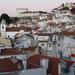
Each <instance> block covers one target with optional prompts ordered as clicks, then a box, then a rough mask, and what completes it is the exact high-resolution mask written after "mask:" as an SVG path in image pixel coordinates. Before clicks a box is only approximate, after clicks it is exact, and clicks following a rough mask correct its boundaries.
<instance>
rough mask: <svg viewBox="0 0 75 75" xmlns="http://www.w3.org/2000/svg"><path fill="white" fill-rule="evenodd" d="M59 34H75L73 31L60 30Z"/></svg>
mask: <svg viewBox="0 0 75 75" xmlns="http://www.w3.org/2000/svg"><path fill="white" fill-rule="evenodd" d="M61 34H63V35H67V36H68V35H75V32H68V31H63V32H61Z"/></svg>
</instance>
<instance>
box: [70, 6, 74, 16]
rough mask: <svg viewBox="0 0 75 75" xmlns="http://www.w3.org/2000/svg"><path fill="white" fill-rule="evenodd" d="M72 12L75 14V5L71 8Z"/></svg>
mask: <svg viewBox="0 0 75 75" xmlns="http://www.w3.org/2000/svg"><path fill="white" fill-rule="evenodd" d="M70 12H71V14H74V15H75V7H72V8H71V10H70Z"/></svg>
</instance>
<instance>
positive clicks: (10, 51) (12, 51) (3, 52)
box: [1, 48, 22, 55]
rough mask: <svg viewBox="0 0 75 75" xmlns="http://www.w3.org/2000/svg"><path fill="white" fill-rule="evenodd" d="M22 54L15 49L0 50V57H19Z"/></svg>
mask: <svg viewBox="0 0 75 75" xmlns="http://www.w3.org/2000/svg"><path fill="white" fill-rule="evenodd" d="M19 54H22V52H21V51H18V49H16V48H7V49H2V50H1V55H19Z"/></svg>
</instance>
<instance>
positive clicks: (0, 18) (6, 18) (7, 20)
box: [0, 13, 12, 25]
mask: <svg viewBox="0 0 75 75" xmlns="http://www.w3.org/2000/svg"><path fill="white" fill-rule="evenodd" d="M2 19H5V21H6V23H7V25H9V24H10V23H11V22H12V20H11V18H10V17H9V16H8V15H7V14H6V13H3V14H2V15H1V17H0V22H1V21H2Z"/></svg>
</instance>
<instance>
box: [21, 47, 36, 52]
mask: <svg viewBox="0 0 75 75" xmlns="http://www.w3.org/2000/svg"><path fill="white" fill-rule="evenodd" d="M35 48H36V47H29V48H22V51H34V50H35Z"/></svg>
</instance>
